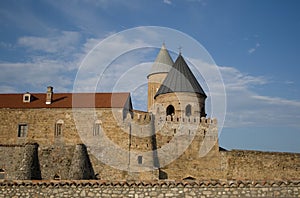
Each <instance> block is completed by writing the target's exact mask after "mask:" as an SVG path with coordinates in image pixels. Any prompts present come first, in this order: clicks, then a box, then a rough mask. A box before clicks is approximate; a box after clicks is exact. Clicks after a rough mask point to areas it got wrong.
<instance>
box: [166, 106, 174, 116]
mask: <svg viewBox="0 0 300 198" xmlns="http://www.w3.org/2000/svg"><path fill="white" fill-rule="evenodd" d="M166 113H167V116H168V115H170V116H172V115H174V113H175V108H174V107H173V105H169V106H168V107H167V110H166Z"/></svg>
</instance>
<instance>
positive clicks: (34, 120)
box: [0, 108, 300, 180]
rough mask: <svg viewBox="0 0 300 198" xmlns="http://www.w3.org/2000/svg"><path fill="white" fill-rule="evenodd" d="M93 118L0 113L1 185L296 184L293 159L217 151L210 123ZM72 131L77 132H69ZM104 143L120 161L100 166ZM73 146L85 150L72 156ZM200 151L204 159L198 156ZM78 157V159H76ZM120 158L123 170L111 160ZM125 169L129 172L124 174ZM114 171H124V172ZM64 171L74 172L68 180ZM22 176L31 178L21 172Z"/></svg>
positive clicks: (59, 111) (133, 116)
mask: <svg viewBox="0 0 300 198" xmlns="http://www.w3.org/2000/svg"><path fill="white" fill-rule="evenodd" d="M93 111H94V109H88V108H85V109H78V110H77V112H78V114H77V116H79V117H81V118H84V119H82V121H81V122H77V123H76V124H75V121H74V116H73V111H72V110H71V109H67V108H55V109H1V111H0V116H2V117H1V118H3V119H0V123H1V124H0V128H1V130H0V131H1V133H0V143H1V144H2V146H0V155H1V164H0V169H4V170H5V175H6V178H8V179H21V178H23V179H30V178H34V179H38V178H40V179H46V180H47V179H54V178H56V179H78V178H85V179H87V178H90V179H94V178H98V179H105V180H124V179H129V180H154V179H176V180H182V179H185V178H190V179H227V178H230V179H251V180H252V179H280V180H284V179H299V178H300V171H299V164H300V154H292V153H269V152H255V151H226V152H224V151H221V152H220V151H219V145H218V137H217V136H218V131H217V121H216V120H214V119H209V118H204V117H202V118H201V119H200V118H199V117H197V116H193V115H191V116H189V117H187V116H184V115H181V116H179V115H173V116H171V115H168V116H167V115H166V114H165V111H163V110H160V109H159V110H158V111H157V112H155V114H154V113H148V112H141V111H133V112H131V113H130V114H128V115H127V117H126V119H125V120H123V117H122V116H123V115H122V109H115V110H112V109H108V108H107V109H106V108H102V109H95V115H94V114H92V115H93V116H92V117H91V112H93ZM8 117H9V118H10V119H8ZM58 121H62V123H63V124H62V133H61V135H59V136H55V125H56V123H57V122H58ZM19 123H26V124H27V126H28V128H27V136H26V137H17V134H18V124H19ZM95 123H98V124H99V125H100V128H99V130H101V132H102V133H100V134H94V133H95V131H94V124H95ZM78 126H79V128H76V127H78ZM104 138H107V139H108V140H110V141H111V142H112V143H113V144H114V145H115V146H117V147H119V148H121V150H122V151H123V152H125V153H126V152H127V154H126V155H121V154H120V153H119V151H117V150H116V151H115V155H111V156H110V157H106V159H105V160H106V162H107V163H104V162H103V161H101V160H99V159H98V158H97V156H96V155H97V154H101V153H103V155H104V154H105V153H106V152H109V151H111V148H110V147H109V145H107V142H106V143H105V142H104V143H103V142H101V140H103V139H104ZM26 142H37V143H38V145H39V146H38V147H32V148H31V147H30V148H29V145H35V144H27V145H28V146H27V151H30V153H31V154H30V155H27V154H26V153H28V152H25V150H26V149H25V147H26V146H25V145H26V144H25V143H26ZM203 142H206V144H204V143H203ZM85 143H88V144H85ZM18 145H19V146H18ZM76 145H77V147H78V145H82V146H83V147H84V148H85V147H86V148H85V149H84V150H82V149H78V150H77V151H76ZM84 145H85V146H84ZM169 145H173V147H169V149H170V150H169V151H168V150H166V149H168V146H169ZM93 146H96V147H97V148H96V149H95V148H94V147H93ZM83 147H82V148H83ZM164 149H165V150H164ZM205 151H209V152H208V153H205ZM76 152H77V154H75V153H76ZM201 152H204V153H205V155H203V156H201ZM83 153H84V155H81V154H83ZM145 153H146V154H145ZM172 155H174V156H175V158H174V160H171V159H172V157H174V156H172ZM139 156H141V157H142V158H143V159H142V163H141V164H139V162H138V157H139ZM121 158H124V159H122V160H123V162H124V163H122V164H120V163H119V161H118V160H119V159H121ZM80 159H83V161H80ZM116 159H118V160H117V161H115V166H111V165H110V164H109V163H111V162H112V163H114V160H116ZM89 161H90V162H89ZM31 162H34V163H31ZM28 163H31V164H30V165H29V164H28ZM124 164H126V165H127V166H128V167H127V168H128V169H124ZM119 165H121V166H123V169H122V168H121V167H120V166H119ZM21 166H22V168H21ZM30 167H35V168H30ZM83 167H89V168H87V169H84V168H83ZM70 169H73V170H74V171H75V170H79V169H80V170H81V171H80V172H77V173H75V172H74V171H73V172H72V171H70ZM21 170H30V171H29V172H27V173H26V171H23V172H21ZM136 170H141V171H136ZM26 174H27V175H26ZM87 175H88V176H87Z"/></svg>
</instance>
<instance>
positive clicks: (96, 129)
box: [93, 120, 101, 136]
mask: <svg viewBox="0 0 300 198" xmlns="http://www.w3.org/2000/svg"><path fill="white" fill-rule="evenodd" d="M100 131H101V121H100V120H96V121H95V123H94V129H93V136H98V135H100Z"/></svg>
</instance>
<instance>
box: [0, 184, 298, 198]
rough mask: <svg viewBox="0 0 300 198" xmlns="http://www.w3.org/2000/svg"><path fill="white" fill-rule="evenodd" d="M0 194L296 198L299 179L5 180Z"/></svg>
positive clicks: (29, 195) (13, 195)
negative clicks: (153, 180)
mask: <svg viewBox="0 0 300 198" xmlns="http://www.w3.org/2000/svg"><path fill="white" fill-rule="evenodd" d="M0 192H1V193H0V197H91V198H92V197H135V198H143V197H149V198H150V197H153V198H154V197H155V198H156V197H158V198H163V197H178V198H181V197H202V198H229V197H284V198H287V197H300V181H299V180H294V181H247V180H245V181H241V180H238V181H236V180H229V181H223V180H210V181H156V182H147V181H119V182H109V181H95V180H90V181H87V180H81V181H74V180H73V181H70V180H69V181H53V180H52V181H20V180H16V181H6V182H0Z"/></svg>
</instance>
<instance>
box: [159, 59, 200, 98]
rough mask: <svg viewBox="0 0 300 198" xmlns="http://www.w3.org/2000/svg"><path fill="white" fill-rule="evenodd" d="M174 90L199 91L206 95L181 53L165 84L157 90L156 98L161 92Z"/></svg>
mask: <svg viewBox="0 0 300 198" xmlns="http://www.w3.org/2000/svg"><path fill="white" fill-rule="evenodd" d="M173 92H190V93H198V94H201V95H203V96H204V97H206V94H205V93H204V91H203V89H202V87H201V86H200V84H199V83H198V81H197V79H196V78H195V76H194V74H193V73H192V71H191V70H190V68H189V67H188V65H187V63H186V62H185V60H184V58H183V57H182V55H181V54H179V56H178V58H177V59H176V61H175V63H174V65H173V67H172V68H171V70H170V72H169V73H168V75H167V76H166V78H165V80H164V82H163V84H162V85H161V86H160V88H159V89H158V91H157V92H156V94H155V96H154V98H156V97H157V96H158V95H160V94H165V93H173Z"/></svg>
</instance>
